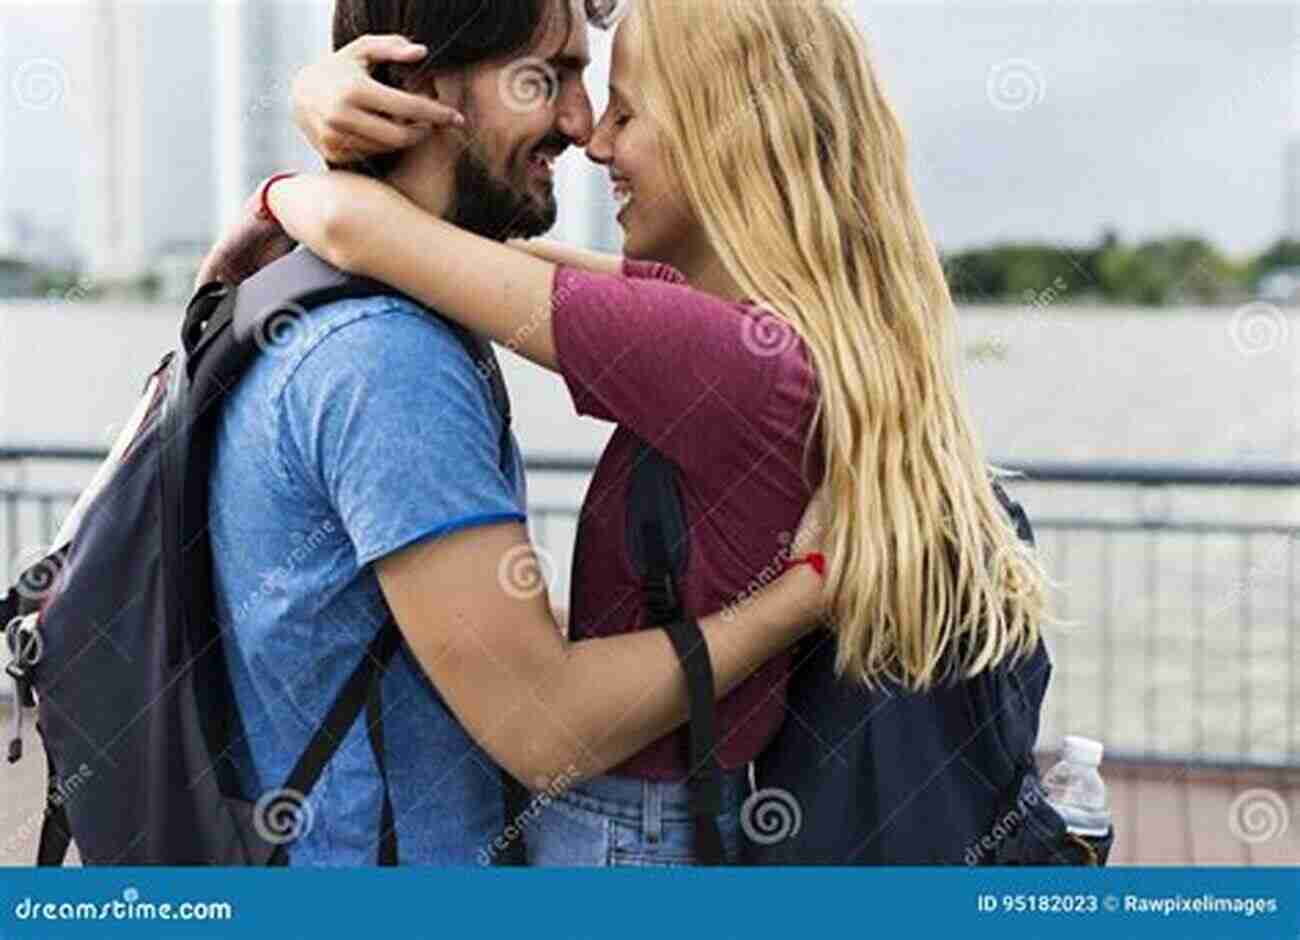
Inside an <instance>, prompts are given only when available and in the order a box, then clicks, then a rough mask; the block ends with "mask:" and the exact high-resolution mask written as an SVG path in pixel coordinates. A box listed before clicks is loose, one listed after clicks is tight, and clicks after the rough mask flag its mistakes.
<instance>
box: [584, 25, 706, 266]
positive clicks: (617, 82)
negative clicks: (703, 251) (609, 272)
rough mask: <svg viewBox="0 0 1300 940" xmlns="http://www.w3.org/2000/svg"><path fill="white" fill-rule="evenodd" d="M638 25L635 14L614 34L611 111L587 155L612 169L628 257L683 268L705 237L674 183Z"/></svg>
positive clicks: (601, 121)
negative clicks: (651, 102) (648, 92)
mask: <svg viewBox="0 0 1300 940" xmlns="http://www.w3.org/2000/svg"><path fill="white" fill-rule="evenodd" d="M637 21H638V17H637V15H636V13H635V12H633V13H632V14H631V15H630V16H628V18H627V19H625V20H624V21H623V22H622V23H621V24H620V25H619V27H618V30H617V32H616V33H615V35H614V50H613V58H612V61H611V63H610V82H609V86H610V87H609V107H608V108H606V109H605V113H604V115H603V116H602V117H601V119H600V122H599V123H598V124H597V125H596V129H595V132H594V134H593V135H592V138H591V143H590V145H589V146H588V147H587V156H588V157H590V158H591V160H592V161H594V162H595V163H599V164H600V165H601V166H604V167H607V168H608V169H609V174H610V180H611V182H612V183H613V186H614V195H615V198H616V199H617V201H618V203H619V205H620V206H621V208H620V210H619V213H618V221H619V224H620V225H621V226H622V227H623V233H624V236H625V240H624V244H623V254H624V255H626V256H627V257H629V258H636V259H641V260H647V261H664V262H667V263H669V264H673V265H675V266H677V267H679V268H681V267H684V266H685V259H688V258H690V257H691V256H692V255H693V254H694V253H695V252H696V251H698V250H699V249H700V247H701V245H702V244H703V243H704V241H705V235H704V232H703V230H702V228H701V227H700V225H699V224H698V222H697V221H696V219H695V217H694V215H693V213H692V212H691V210H690V207H689V205H688V204H687V202H686V198H685V196H684V195H683V194H682V192H681V190H680V187H678V186H677V185H676V184H675V183H674V182H673V174H672V172H671V170H670V169H669V165H668V160H667V155H666V154H665V152H664V148H663V139H662V137H661V135H660V132H659V128H658V126H657V125H656V123H655V122H654V121H653V120H652V119H651V117H650V114H649V112H648V109H647V107H646V101H645V97H644V94H643V92H642V89H643V88H644V87H645V86H644V80H643V78H642V69H643V64H642V57H641V54H640V45H639V37H638V33H637V29H638V27H637Z"/></svg>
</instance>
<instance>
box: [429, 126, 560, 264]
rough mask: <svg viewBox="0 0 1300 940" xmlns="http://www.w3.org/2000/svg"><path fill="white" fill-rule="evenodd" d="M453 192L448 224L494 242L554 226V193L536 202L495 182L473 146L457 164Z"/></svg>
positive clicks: (536, 233) (535, 232)
mask: <svg viewBox="0 0 1300 940" xmlns="http://www.w3.org/2000/svg"><path fill="white" fill-rule="evenodd" d="M455 192H456V204H455V206H454V207H453V209H452V212H451V217H450V219H449V221H451V222H454V223H455V224H456V225H458V226H460V227H461V228H463V229H466V230H468V231H471V232H473V233H474V234H476V235H482V236H483V237H484V238H491V239H495V240H497V241H505V240H506V239H508V238H536V237H537V236H538V235H543V234H545V233H546V232H549V231H550V230H551V229H552V228H553V227H554V226H555V220H556V217H557V216H558V214H559V211H558V207H557V206H556V202H555V193H554V192H550V193H548V194H547V196H546V198H545V199H544V200H539V199H538V198H537V197H536V196H534V195H532V194H531V193H528V192H526V191H525V192H521V191H520V190H517V189H515V188H514V187H512V186H510V184H509V183H507V182H505V181H504V180H501V179H498V178H497V177H496V176H494V175H493V173H492V170H491V168H490V167H489V166H488V164H487V161H486V160H484V159H483V158H482V156H481V155H480V154H479V152H478V148H477V146H476V145H474V144H471V145H470V146H468V147H466V148H465V149H464V151H463V152H462V153H461V155H460V159H459V160H457V161H456V189H455Z"/></svg>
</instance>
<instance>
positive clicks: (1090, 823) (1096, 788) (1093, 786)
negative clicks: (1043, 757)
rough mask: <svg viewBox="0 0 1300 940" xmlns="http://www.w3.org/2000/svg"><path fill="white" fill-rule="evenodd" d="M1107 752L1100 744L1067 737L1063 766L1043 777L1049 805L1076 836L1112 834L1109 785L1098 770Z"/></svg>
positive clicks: (1062, 751)
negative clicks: (1107, 802)
mask: <svg viewBox="0 0 1300 940" xmlns="http://www.w3.org/2000/svg"><path fill="white" fill-rule="evenodd" d="M1104 750H1105V749H1104V748H1103V747H1102V744H1101V742H1100V741H1094V740H1092V739H1091V738H1081V737H1077V736H1075V735H1067V736H1066V738H1065V742H1064V746H1063V747H1062V748H1061V761H1060V763H1058V764H1057V765H1056V766H1055V767H1053V768H1052V769H1051V770H1049V771H1048V772H1047V775H1046V776H1045V777H1043V788H1044V789H1045V790H1046V791H1047V802H1048V803H1050V804H1052V808H1053V809H1055V810H1056V811H1057V812H1058V813H1060V814H1061V818H1062V819H1064V820H1065V826H1066V828H1067V829H1069V830H1070V832H1073V833H1074V834H1075V835H1080V836H1092V837H1093V838H1101V837H1103V836H1105V835H1106V833H1108V832H1110V807H1108V806H1107V805H1106V784H1105V783H1104V782H1103V781H1102V779H1101V774H1100V773H1099V772H1098V769H1097V768H1099V767H1100V766H1101V755H1102V753H1103V752H1104Z"/></svg>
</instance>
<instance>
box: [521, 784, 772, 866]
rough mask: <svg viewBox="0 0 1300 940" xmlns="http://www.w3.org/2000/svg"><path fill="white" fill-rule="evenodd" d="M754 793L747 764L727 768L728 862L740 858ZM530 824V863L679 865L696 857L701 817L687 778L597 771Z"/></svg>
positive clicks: (722, 827)
mask: <svg viewBox="0 0 1300 940" xmlns="http://www.w3.org/2000/svg"><path fill="white" fill-rule="evenodd" d="M748 795H749V778H748V772H747V770H746V769H744V768H742V769H740V770H734V771H724V772H723V781H722V813H721V814H720V815H719V816H718V829H719V831H720V832H721V833H722V849H723V855H724V863H725V864H728V865H734V864H737V863H738V861H739V858H740V839H741V831H740V808H741V806H742V804H743V803H744V802H745V798H746V797H747V796H748ZM544 803H545V805H542V806H541V809H540V813H539V815H538V816H537V818H536V819H534V820H532V821H531V822H530V823H529V824H528V830H527V836H526V841H527V845H528V864H529V865H536V866H547V867H564V868H575V867H582V868H589V867H597V868H607V867H614V866H624V865H625V866H637V867H647V866H648V867H661V866H662V867H672V866H680V865H694V864H696V859H695V852H694V844H695V821H694V819H692V818H691V815H690V809H689V806H690V797H689V794H688V791H687V788H686V784H684V783H674V782H657V781H653V780H637V779H635V778H632V777H613V776H605V777H597V778H595V779H593V780H588V781H586V782H585V783H578V784H574V785H573V786H572V787H570V788H569V789H568V790H566V791H565V792H563V793H561V794H560V795H559V796H555V797H550V798H549V799H546V800H545V801H544Z"/></svg>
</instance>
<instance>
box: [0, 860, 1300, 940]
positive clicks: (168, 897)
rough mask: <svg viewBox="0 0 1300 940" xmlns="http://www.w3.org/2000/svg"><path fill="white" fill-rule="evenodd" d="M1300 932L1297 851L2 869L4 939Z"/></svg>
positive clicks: (1145, 937)
mask: <svg viewBox="0 0 1300 940" xmlns="http://www.w3.org/2000/svg"><path fill="white" fill-rule="evenodd" d="M824 928H830V929H833V930H837V931H842V932H843V933H842V935H843V936H845V937H855V936H873V935H878V934H879V933H880V932H881V931H890V932H895V931H898V932H900V933H899V935H900V936H918V937H923V938H929V937H939V936H949V937H956V936H959V935H958V934H953V933H949V931H955V930H960V931H962V933H961V934H960V936H962V937H970V936H977V937H978V936H990V937H993V936H996V937H1009V936H1019V937H1025V938H1034V940H1039V938H1051V940H1057V938H1061V940H1064V938H1070V937H1087V938H1089V940H1096V938H1098V937H1102V938H1105V940H1121V938H1129V937H1132V938H1142V940H1150V938H1156V937H1173V938H1178V940H1194V938H1199V937H1205V938H1213V940H1224V938H1232V940H1247V938H1252V937H1259V938H1266V940H1297V938H1300V868H1295V869H1240V868H1238V869H1227V868H1161V869H1144V868H1116V869H1107V870H1096V869H1075V868H1070V869H1063V868H1051V869H962V870H955V869H942V870H916V869H824V870H818V869H798V870H793V869H785V870H781V869H764V870H727V869H721V870H718V869H715V870H704V869H680V870H676V871H667V870H640V871H632V870H624V871H581V872H580V871H554V870H551V871H544V870H531V871H530V870H510V871H506V870H502V869H496V870H490V869H485V870H446V869H414V868H412V869H398V870H389V871H381V870H378V869H372V870H362V871H343V870H331V871H320V870H317V871H308V870H296V869H280V870H274V871H255V870H249V869H62V870H43V871H42V870H34V869H4V870H0V938H3V940H26V938H32V940H60V938H65V937H66V938H82V937H85V938H101V937H132V938H134V937H142V938H153V937H162V936H165V937H223V938H229V937H257V938H261V937H284V938H299V937H302V938H312V940H321V938H331V937H348V938H353V940H372V938H374V937H376V936H394V937H438V938H444V937H445V938H456V940H460V938H465V937H472V938H474V940H479V938H491V937H512V938H517V937H521V936H526V937H527V938H528V940H548V938H556V940H620V938H627V940H664V938H666V937H670V938H674V940H676V938H681V940H694V938H697V937H704V936H709V937H717V938H723V940H732V938H735V940H748V938H755V940H757V938H769V937H770V938H781V940H789V938H800V940H802V938H805V937H808V936H809V935H810V933H811V932H812V931H816V930H818V929H824Z"/></svg>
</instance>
